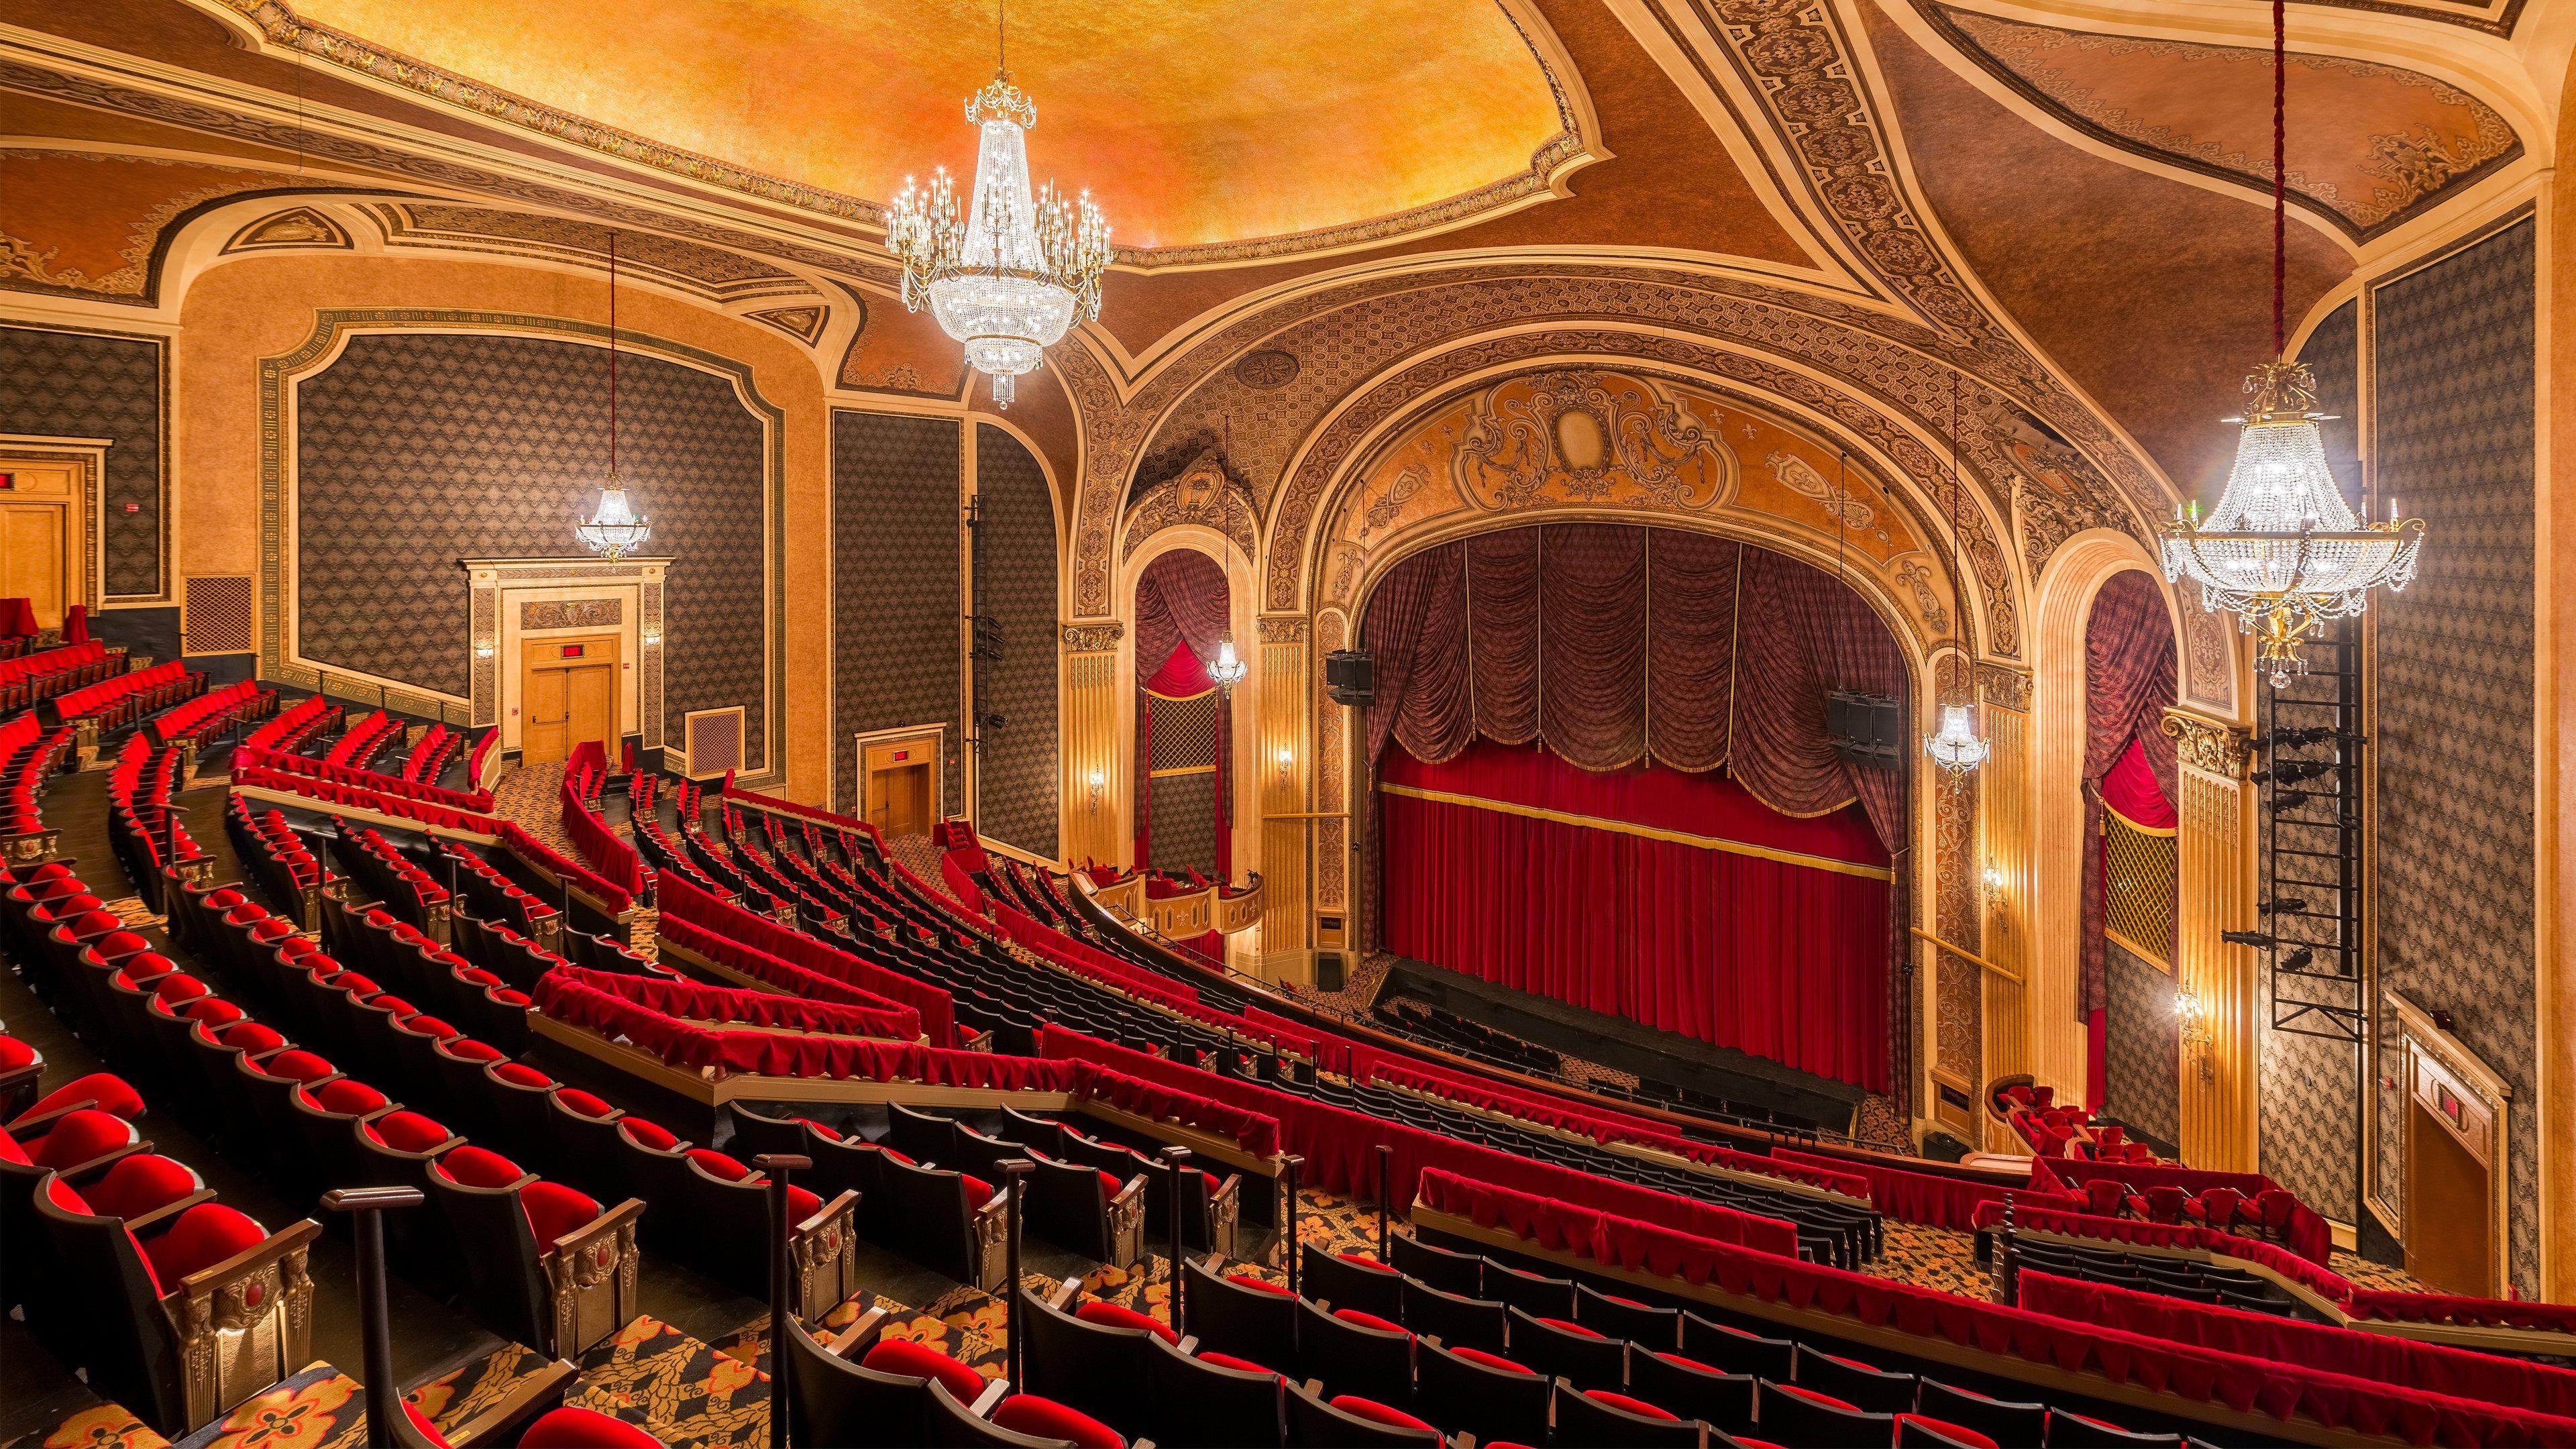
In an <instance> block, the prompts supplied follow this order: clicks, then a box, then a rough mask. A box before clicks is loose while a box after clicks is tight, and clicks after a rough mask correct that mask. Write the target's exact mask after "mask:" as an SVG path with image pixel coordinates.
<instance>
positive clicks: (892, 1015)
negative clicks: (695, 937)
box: [540, 963, 917, 1041]
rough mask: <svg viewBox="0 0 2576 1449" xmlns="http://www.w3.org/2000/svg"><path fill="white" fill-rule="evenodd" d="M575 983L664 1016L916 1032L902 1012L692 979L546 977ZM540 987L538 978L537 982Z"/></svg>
mask: <svg viewBox="0 0 2576 1449" xmlns="http://www.w3.org/2000/svg"><path fill="white" fill-rule="evenodd" d="M546 974H547V975H548V976H552V977H560V978H562V979H563V980H566V981H577V982H579V983H581V984H582V985H584V986H588V987H591V988H593V989H595V990H599V991H605V992H607V993H608V994H610V995H611V996H620V997H624V998H625V999H626V1000H628V1001H631V1002H634V1003H635V1004H636V1005H638V1006H642V1007H647V1008H650V1009H651V1010H654V1011H658V1012H660V1013H662V1014H663V1015H664V1016H676V1017H683V1018H686V1019H688V1020H690V1021H697V1022H710V1023H718V1024H723V1025H729V1026H762V1027H785V1028H787V1029H788V1030H790V1031H826V1032H832V1033H835V1034H837V1035H841V1036H867V1037H879V1038H883V1039H885V1040H889V1041H910V1040H912V1039H913V1037H914V1036H915V1035H917V1033H915V1032H912V1031H909V1030H905V1029H904V1028H907V1027H909V1026H911V1025H912V1022H913V1017H912V1012H911V1011H910V1009H908V1008H904V1007H894V1008H891V1009H882V1010H869V1009H867V1008H864V1007H857V1006H845V1005H840V1004H837V1003H834V1002H828V1001H806V1000H803V999H801V998H799V997H794V996H781V995H779V994H777V993H776V992H774V991H744V990H740V989H738V988H735V987H731V986H701V985H699V984H697V983H696V982H693V981H665V980H662V979H660V978H658V977H652V976H631V975H628V974H626V973H625V972H622V971H593V970H590V969H589V968H587V967H582V966H574V965H571V964H569V963H567V964H565V965H561V966H557V967H554V968H553V969H552V970H550V971H548V972H547V973H546ZM540 984H542V978H541V979H540Z"/></svg>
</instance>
